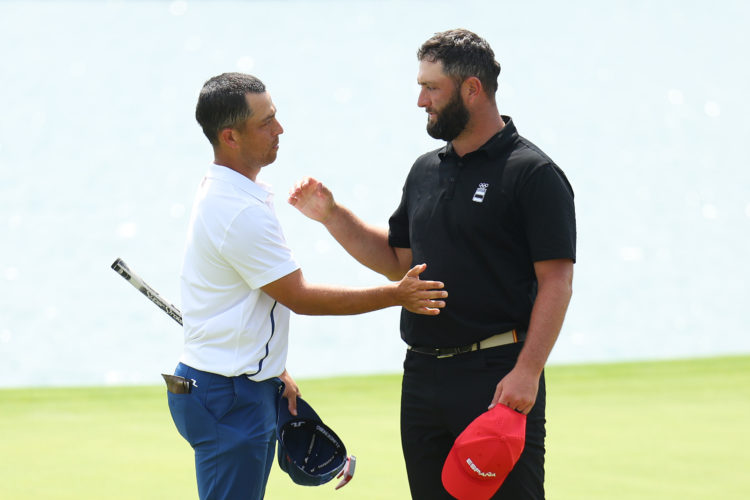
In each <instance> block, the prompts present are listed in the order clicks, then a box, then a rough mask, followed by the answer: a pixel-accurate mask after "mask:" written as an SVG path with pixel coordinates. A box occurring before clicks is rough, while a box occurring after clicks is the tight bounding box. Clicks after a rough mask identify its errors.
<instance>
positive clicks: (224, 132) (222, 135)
mask: <svg viewBox="0 0 750 500" xmlns="http://www.w3.org/2000/svg"><path fill="white" fill-rule="evenodd" d="M219 142H220V143H222V144H224V145H225V146H227V147H229V148H231V149H237V147H238V144H237V139H236V137H235V136H234V129H231V128H229V127H227V128H223V129H221V130H220V131H219Z"/></svg>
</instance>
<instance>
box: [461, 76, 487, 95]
mask: <svg viewBox="0 0 750 500" xmlns="http://www.w3.org/2000/svg"><path fill="white" fill-rule="evenodd" d="M461 90H462V92H463V94H464V98H465V99H468V100H474V99H475V98H477V97H478V96H479V94H481V93H482V82H481V81H480V80H479V78H477V77H476V76H470V77H469V78H467V79H466V80H464V81H463V83H462V84H461Z"/></svg>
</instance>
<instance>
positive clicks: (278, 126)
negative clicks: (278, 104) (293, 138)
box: [274, 120, 284, 135]
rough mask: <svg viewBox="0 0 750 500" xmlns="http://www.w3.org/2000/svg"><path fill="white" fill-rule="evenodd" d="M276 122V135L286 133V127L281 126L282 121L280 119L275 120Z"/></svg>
mask: <svg viewBox="0 0 750 500" xmlns="http://www.w3.org/2000/svg"><path fill="white" fill-rule="evenodd" d="M274 121H275V122H276V128H275V130H274V132H275V133H276V135H281V134H283V133H284V127H282V126H281V123H279V120H274Z"/></svg>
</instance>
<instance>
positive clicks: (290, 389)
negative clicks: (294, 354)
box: [279, 369, 302, 417]
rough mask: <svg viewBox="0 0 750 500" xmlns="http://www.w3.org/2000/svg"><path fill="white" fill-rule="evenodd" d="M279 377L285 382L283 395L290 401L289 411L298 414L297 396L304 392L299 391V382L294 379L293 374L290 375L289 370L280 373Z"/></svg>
mask: <svg viewBox="0 0 750 500" xmlns="http://www.w3.org/2000/svg"><path fill="white" fill-rule="evenodd" d="M279 378H280V379H281V381H282V382H284V394H283V396H284V397H285V398H286V399H287V401H289V413H291V414H292V415H294V416H295V417H296V416H297V396H301V395H302V394H301V393H300V392H299V387H297V383H296V382H295V381H294V379H293V378H292V376H291V375H289V372H288V371H286V369H285V370H284V373H282V374H281V375H279Z"/></svg>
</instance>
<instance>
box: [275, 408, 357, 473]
mask: <svg viewBox="0 0 750 500" xmlns="http://www.w3.org/2000/svg"><path fill="white" fill-rule="evenodd" d="M278 406H279V413H278V419H277V421H276V438H277V439H278V442H279V449H278V459H279V467H280V468H281V470H283V471H284V472H286V473H287V474H289V477H291V478H292V481H294V482H295V483H297V484H301V485H303V486H318V485H321V484H324V483H327V482H328V481H330V480H331V479H333V478H334V477H336V476H337V475H338V473H339V472H341V470H342V469H343V468H344V466H345V465H346V459H347V455H346V447H345V446H344V443H343V442H342V441H341V439H340V438H339V437H338V436H337V435H336V433H335V432H333V431H332V430H331V429H330V428H329V427H328V426H327V425H325V424H324V423H323V421H322V420H321V419H320V417H319V416H318V414H317V413H315V410H313V409H312V407H311V406H310V405H309V404H307V402H306V401H305V400H304V399H302V398H300V397H297V416H294V415H292V414H291V413H289V407H288V404H287V402H286V401H284V398H283V397H280V398H279V401H278Z"/></svg>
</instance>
